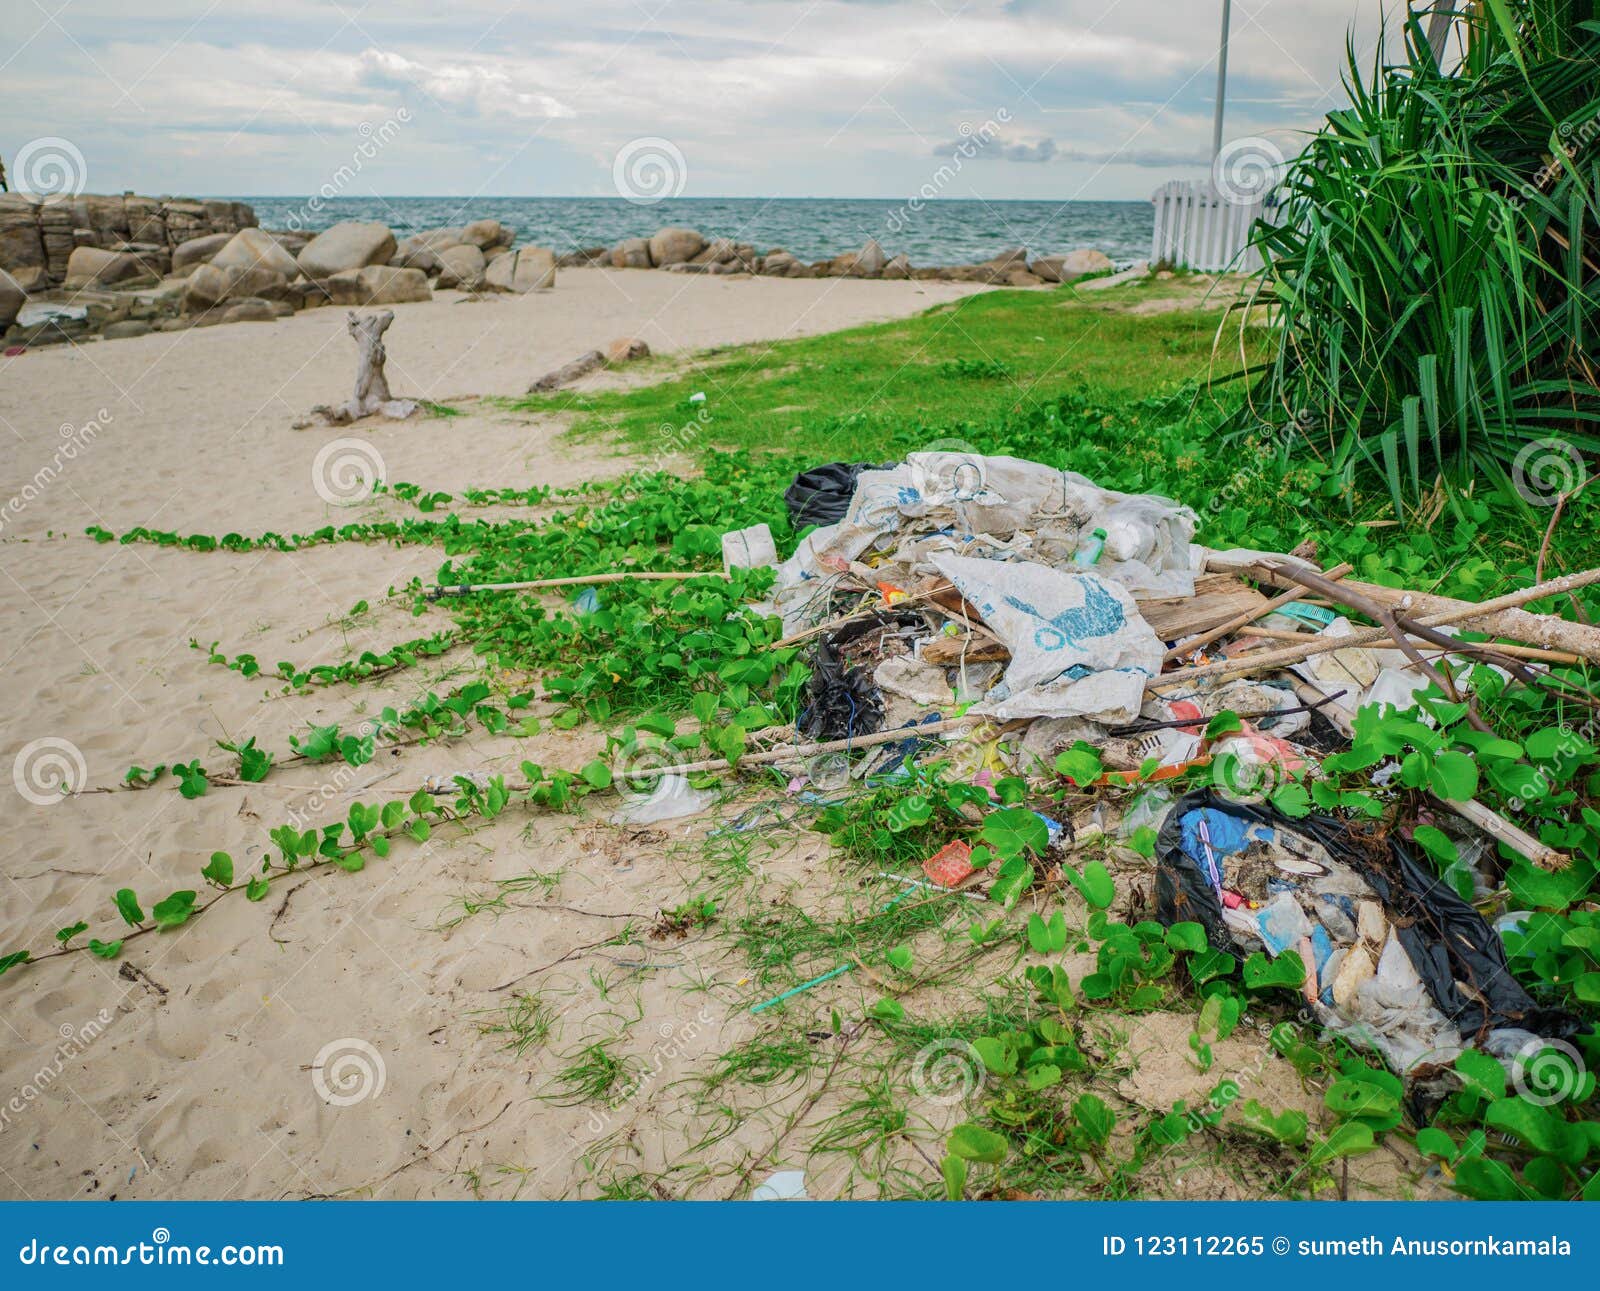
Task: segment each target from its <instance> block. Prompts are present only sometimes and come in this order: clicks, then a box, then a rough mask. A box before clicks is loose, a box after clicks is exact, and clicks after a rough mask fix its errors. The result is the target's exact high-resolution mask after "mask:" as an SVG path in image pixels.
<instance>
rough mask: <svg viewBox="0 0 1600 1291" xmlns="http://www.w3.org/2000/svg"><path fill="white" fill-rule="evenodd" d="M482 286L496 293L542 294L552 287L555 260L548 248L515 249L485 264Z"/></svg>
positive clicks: (554, 281)
mask: <svg viewBox="0 0 1600 1291" xmlns="http://www.w3.org/2000/svg"><path fill="white" fill-rule="evenodd" d="M483 282H484V286H486V287H492V288H493V289H494V290H496V291H515V292H529V291H542V290H544V289H545V288H547V287H554V286H555V285H556V258H555V255H554V254H553V253H552V252H551V251H550V249H549V248H548V247H519V248H518V249H517V250H515V251H505V252H502V253H501V254H500V255H497V256H496V257H495V258H494V259H493V260H491V261H489V267H488V268H487V269H486V270H484V274H483Z"/></svg>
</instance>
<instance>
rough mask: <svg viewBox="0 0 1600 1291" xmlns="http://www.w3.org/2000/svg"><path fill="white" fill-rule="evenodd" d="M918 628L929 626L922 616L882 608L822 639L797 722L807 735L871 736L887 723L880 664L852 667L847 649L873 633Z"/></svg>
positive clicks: (821, 737)
mask: <svg viewBox="0 0 1600 1291" xmlns="http://www.w3.org/2000/svg"><path fill="white" fill-rule="evenodd" d="M906 627H914V628H917V629H919V630H923V631H925V630H926V627H927V625H926V623H925V622H924V621H923V619H922V618H921V616H920V615H917V614H913V613H911V612H909V611H906V610H900V611H888V612H884V611H879V612H877V613H874V614H871V615H869V616H867V617H865V618H860V619H857V620H855V621H854V622H851V623H846V624H845V625H844V626H843V627H841V628H838V629H836V630H835V631H833V632H829V633H827V634H826V635H824V636H822V637H821V638H820V639H819V640H818V641H817V648H816V650H815V651H813V652H812V656H811V681H810V682H809V683H808V685H807V688H806V702H805V707H804V708H803V709H802V710H801V713H800V720H799V722H798V723H797V725H798V727H799V729H800V733H801V734H802V735H809V736H810V737H811V738H812V739H815V740H846V739H851V738H853V737H855V736H857V735H871V734H872V733H873V732H875V731H877V730H879V729H881V728H882V726H883V695H882V693H881V692H880V691H879V690H878V687H877V684H876V683H875V682H874V681H873V680H872V674H873V673H874V672H875V671H876V662H874V663H873V664H871V665H868V664H856V665H854V666H851V665H849V664H847V663H846V662H845V660H844V659H843V657H842V656H841V649H842V647H844V646H846V645H849V644H850V643H851V642H852V641H855V640H857V639H858V638H860V637H864V636H867V635H868V634H870V633H873V632H890V633H894V632H895V631H896V630H897V629H903V628H906Z"/></svg>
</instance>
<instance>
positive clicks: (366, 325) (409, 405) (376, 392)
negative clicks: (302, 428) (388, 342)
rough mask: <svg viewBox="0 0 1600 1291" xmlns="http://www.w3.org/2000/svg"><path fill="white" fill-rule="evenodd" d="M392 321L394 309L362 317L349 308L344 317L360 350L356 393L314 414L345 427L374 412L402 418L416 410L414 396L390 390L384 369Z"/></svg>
mask: <svg viewBox="0 0 1600 1291" xmlns="http://www.w3.org/2000/svg"><path fill="white" fill-rule="evenodd" d="M392 322H394V310H392V309H386V310H384V311H383V312H382V313H381V314H366V315H364V316H360V317H358V316H357V315H356V313H355V311H354V310H351V311H350V313H349V314H348V315H347V316H346V318H345V328H346V330H347V331H349V333H350V335H351V336H352V337H353V338H354V339H355V343H356V346H357V347H358V349H359V350H360V353H359V355H358V356H357V359H356V392H355V394H354V396H353V397H352V398H351V399H350V401H349V402H348V403H342V404H339V405H338V406H337V407H329V406H328V405H327V404H319V405H318V406H317V407H315V408H313V409H312V410H311V411H312V413H313V414H315V415H317V416H320V417H322V418H323V419H324V420H325V421H327V422H328V424H329V425H332V426H343V425H345V424H346V423H348V422H352V421H356V420H358V419H359V418H362V417H371V416H373V415H374V414H379V415H381V416H384V417H393V418H395V419H396V420H400V419H403V418H405V417H409V416H411V415H412V414H413V413H415V412H416V411H417V408H418V404H417V401H416V400H415V399H396V398H394V397H393V396H392V395H391V394H390V393H389V378H388V377H387V376H386V375H385V374H384V370H383V365H384V363H385V362H387V360H388V357H389V356H388V353H387V352H386V351H385V350H384V348H383V334H384V333H385V332H386V331H388V330H389V324H390V323H392Z"/></svg>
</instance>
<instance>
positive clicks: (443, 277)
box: [424, 242, 486, 291]
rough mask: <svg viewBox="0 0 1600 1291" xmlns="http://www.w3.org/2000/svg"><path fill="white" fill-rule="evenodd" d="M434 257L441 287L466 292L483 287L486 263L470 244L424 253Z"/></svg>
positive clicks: (464, 243) (481, 253)
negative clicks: (457, 288)
mask: <svg viewBox="0 0 1600 1291" xmlns="http://www.w3.org/2000/svg"><path fill="white" fill-rule="evenodd" d="M424 254H427V255H434V256H435V259H437V260H438V262H439V285H440V286H441V287H460V288H462V289H464V290H466V291H476V290H477V289H478V288H479V287H481V286H483V271H484V268H485V266H486V261H485V260H484V258H483V252H482V251H480V250H478V248H477V247H476V246H474V245H473V244H472V243H470V242H463V243H462V244H461V245H460V246H455V247H446V248H445V249H444V250H443V251H440V252H438V253H437V254H436V255H435V253H434V252H431V251H429V252H425V253H424Z"/></svg>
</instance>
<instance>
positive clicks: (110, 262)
mask: <svg viewBox="0 0 1600 1291" xmlns="http://www.w3.org/2000/svg"><path fill="white" fill-rule="evenodd" d="M155 276H156V275H154V274H153V273H151V271H150V269H149V268H148V267H147V266H146V265H145V264H144V262H143V261H141V260H140V259H139V257H138V256H136V255H132V254H130V253H129V252H127V251H102V250H101V249H100V248H99V247H78V248H76V249H75V250H74V251H73V253H72V256H71V258H70V259H69V260H68V261H67V281H66V288H67V290H68V291H81V290H82V289H83V288H85V287H109V286H111V285H112V284H113V283H119V282H132V281H134V280H136V279H141V278H154V277H155Z"/></svg>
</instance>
